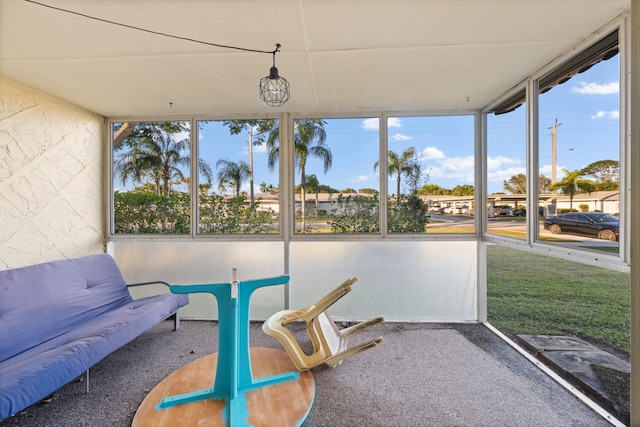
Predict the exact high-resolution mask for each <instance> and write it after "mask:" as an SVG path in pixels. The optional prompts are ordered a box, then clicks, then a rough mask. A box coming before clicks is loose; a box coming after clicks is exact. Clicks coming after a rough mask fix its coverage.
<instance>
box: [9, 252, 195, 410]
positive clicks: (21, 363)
mask: <svg viewBox="0 0 640 427" xmlns="http://www.w3.org/2000/svg"><path fill="white" fill-rule="evenodd" d="M63 267H66V268H63ZM30 268H34V270H35V271H28V270H29V269H30ZM114 268H115V270H114ZM70 271H71V272H73V273H76V275H75V276H73V275H70V274H69V272H70ZM65 281H68V282H67V283H70V285H69V288H70V289H67V288H66V287H65V286H64V283H65ZM47 286H49V288H47ZM27 289H31V292H27ZM123 292H124V293H123ZM91 296H95V300H94V304H91V301H92V300H91ZM18 297H21V298H23V300H20V299H19V298H18ZM73 297H75V298H77V300H76V299H74V298H73ZM5 298H6V299H5ZM9 301H12V302H14V306H12V305H11V304H9ZM21 302H22V303H23V304H21ZM47 302H48V304H47ZM188 302H189V296H188V295H184V294H180V295H177V294H170V293H167V294H162V295H156V296H151V297H146V298H140V299H137V300H133V299H132V298H131V296H130V295H129V292H128V290H127V289H126V285H125V284H124V281H123V280H122V276H121V274H120V271H119V270H118V268H117V266H116V264H115V262H114V261H113V259H112V258H111V257H110V256H109V255H98V256H90V257H85V258H80V259H76V260H69V261H57V262H55V263H48V264H41V265H37V266H33V267H26V268H23V269H16V270H7V271H3V272H0V337H2V341H1V344H0V353H1V354H2V355H3V358H4V359H3V361H2V362H0V419H4V418H6V417H8V416H10V415H13V414H15V413H16V412H18V411H20V410H22V409H24V408H26V407H28V406H29V405H32V404H34V403H36V402H38V401H40V400H41V399H43V398H44V397H46V396H48V395H49V394H51V393H53V392H54V391H56V390H57V389H58V388H60V387H62V386H63V385H65V384H66V383H68V382H69V381H72V380H73V379H75V378H77V377H78V376H80V375H81V374H82V373H83V372H85V371H86V370H87V369H89V368H90V367H91V366H93V365H94V364H96V363H97V362H99V361H100V360H102V359H103V358H104V357H105V356H107V355H108V354H109V353H111V352H113V351H114V350H116V349H118V348H120V347H121V346H123V345H125V344H126V343H128V342H130V341H131V340H133V339H134V338H136V337H137V336H138V335H140V334H142V333H143V332H145V331H146V330H148V329H150V328H151V327H152V326H154V325H155V324H157V323H158V322H160V321H161V320H163V319H165V318H166V317H167V316H169V315H170V314H171V313H173V312H174V311H176V310H177V309H178V308H179V307H181V306H183V305H186V304H187V303H188ZM22 307H24V308H25V312H27V313H29V315H25V314H23V313H21V310H20V309H21V308H22ZM83 309H84V311H83ZM56 316H58V317H59V319H58V318H57V317H56ZM5 319H7V322H6V324H5ZM21 322H22V323H26V325H24V324H22V323H21ZM74 322H75V323H74ZM12 328H13V329H15V330H17V331H15V330H13V329H12ZM21 333H22V334H26V336H24V335H20V334H21ZM5 334H6V335H5ZM38 340H39V341H38Z"/></svg>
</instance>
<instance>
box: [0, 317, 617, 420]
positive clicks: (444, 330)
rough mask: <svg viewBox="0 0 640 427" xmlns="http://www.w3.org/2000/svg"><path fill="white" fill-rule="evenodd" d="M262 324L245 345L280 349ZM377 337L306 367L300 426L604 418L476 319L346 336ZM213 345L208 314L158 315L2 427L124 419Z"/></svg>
mask: <svg viewBox="0 0 640 427" xmlns="http://www.w3.org/2000/svg"><path fill="white" fill-rule="evenodd" d="M260 326H261V325H260V323H252V324H251V331H250V335H251V345H252V346H255V347H272V348H281V347H280V345H279V343H278V342H277V341H275V340H274V339H273V338H271V337H269V336H267V335H265V334H264V333H263V332H262V330H261V329H260ZM301 331H302V328H300V329H299V332H298V333H301ZM377 336H383V337H384V339H385V341H384V342H383V343H382V344H381V345H379V346H378V347H376V348H374V349H371V350H368V351H366V352H365V353H362V354H359V355H356V356H354V357H352V358H350V359H347V360H346V361H345V362H344V363H343V364H342V365H340V366H338V367H336V368H334V369H331V368H327V367H325V366H324V365H323V366H322V367H318V368H315V369H314V370H313V375H314V379H315V388H316V390H315V392H316V396H315V400H314V404H313V406H312V408H311V411H310V413H309V416H308V417H307V419H306V420H305V421H304V423H303V424H302V425H303V426H305V427H312V426H313V427H315V426H332V427H333V426H350V427H353V426H510V427H516V426H527V427H530V426H553V427H561V426H610V425H611V424H610V423H609V422H608V421H607V420H605V419H604V418H603V417H602V416H601V415H599V414H597V413H596V412H594V411H593V410H592V409H590V408H589V407H588V406H586V405H585V404H584V403H583V402H581V401H580V400H579V399H578V398H576V397H575V396H574V395H573V394H571V393H569V392H568V391H566V390H565V389H564V388H562V387H561V386H560V385H558V384H557V383H556V382H555V381H553V380H551V379H550V378H549V377H548V376H547V375H545V374H544V373H543V372H542V371H540V370H539V369H538V368H537V367H535V366H534V365H533V364H532V363H531V362H530V361H528V360H527V359H526V358H524V357H523V356H522V355H521V354H520V353H518V352H517V351H515V350H514V349H513V348H512V347H510V346H509V345H507V344H506V343H505V342H504V341H502V340H501V339H500V338H498V337H497V336H496V335H495V334H493V333H492V332H491V331H490V330H488V329H487V328H486V327H485V326H483V325H480V324H420V323H410V324H407V323H401V324H397V323H383V324H378V325H375V326H373V327H372V328H370V329H368V330H366V331H364V332H362V333H361V334H359V335H356V336H355V337H354V338H352V340H353V342H354V343H357V342H358V341H360V340H367V339H371V338H375V337H377ZM216 348H217V324H216V323H215V322H203V321H182V324H181V328H180V330H178V331H177V332H174V331H172V322H170V321H165V322H162V323H161V324H159V325H157V326H155V327H154V328H152V329H151V330H150V331H148V332H146V333H145V334H143V335H142V336H140V337H139V338H137V339H135V340H134V341H132V342H131V343H130V344H128V345H127V346H125V347H123V348H121V349H120V350H118V351H116V352H114V353H112V354H111V355H109V356H107V357H106V358H105V359H103V360H102V361H101V362H100V363H98V364H97V365H96V366H94V367H93V368H92V369H91V375H90V381H91V391H90V393H89V394H85V393H84V389H85V382H84V378H80V379H78V380H77V381H74V382H72V383H70V384H68V385H66V386H64V387H63V388H61V389H60V390H58V391H57V392H56V393H55V394H54V395H53V396H52V398H51V399H49V400H48V401H47V402H41V403H38V404H36V405H34V406H32V407H30V408H28V409H26V410H24V411H22V412H20V413H19V414H17V415H15V416H14V417H12V418H9V419H6V420H4V421H2V422H0V426H2V427H9V426H21V427H31V426H33V427H36V426H37V427H46V426H51V427H54V426H55V427H58V426H92V427H100V426H105V427H106V426H109V427H112V426H129V425H130V424H131V421H132V420H133V416H134V414H135V411H136V409H137V407H138V405H140V403H141V402H142V401H143V400H144V398H145V396H146V395H147V394H148V393H149V391H150V390H152V389H153V387H154V386H155V385H156V384H157V383H158V382H160V381H161V380H162V379H164V378H165V377H166V376H168V375H169V374H170V373H172V372H174V371H175V370H176V369H178V368H179V367H181V366H184V365H186V364H187V363H189V362H191V361H193V360H195V359H197V358H200V357H202V356H204V355H206V354H209V353H213V352H216ZM212 382H213V378H212ZM183 425H185V426H187V425H189V424H188V423H187V422H186V421H185V423H184V424H183Z"/></svg>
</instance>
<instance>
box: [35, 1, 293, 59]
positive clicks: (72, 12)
mask: <svg viewBox="0 0 640 427" xmlns="http://www.w3.org/2000/svg"><path fill="white" fill-rule="evenodd" d="M24 1H26V2H27V3H32V4H35V5H38V6H42V7H47V8H49V9H53V10H57V11H59V12H64V13H69V14H71V15H76V16H81V17H83V18H87V19H93V20H94V21H99V22H104V23H107V24H111V25H117V26H120V27H124V28H129V29H132V30H136V31H142V32H145V33H149V34H155V35H158V36H163V37H169V38H173V39H178V40H185V41H188V42H193V43H199V44H204V45H207V46H214V47H220V48H223V49H235V50H242V51H245V52H256V53H269V54H275V53H276V52H277V51H278V49H279V48H280V46H279V45H278V46H277V48H276V50H268V51H267V50H258V49H248V48H244V47H237V46H228V45H224V44H217V43H210V42H205V41H202V40H197V39H192V38H189V37H182V36H176V35H173V34H168V33H163V32H160V31H154V30H148V29H146V28H141V27H136V26H134V25H128V24H122V23H120V22H115V21H110V20H108V19H104V18H98V17H96V16H91V15H87V14H84V13H80V12H75V11H73V10H68V9H63V8H61V7H57V6H51V5H49V4H45V3H40V2H37V1H34V0H24Z"/></svg>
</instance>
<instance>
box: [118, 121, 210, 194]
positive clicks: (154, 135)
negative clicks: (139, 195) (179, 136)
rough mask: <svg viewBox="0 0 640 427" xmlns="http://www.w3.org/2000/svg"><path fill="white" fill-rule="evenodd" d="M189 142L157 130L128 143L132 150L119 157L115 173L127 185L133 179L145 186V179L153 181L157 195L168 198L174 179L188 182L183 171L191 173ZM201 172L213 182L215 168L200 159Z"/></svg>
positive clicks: (199, 167)
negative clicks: (143, 182) (143, 183)
mask: <svg viewBox="0 0 640 427" xmlns="http://www.w3.org/2000/svg"><path fill="white" fill-rule="evenodd" d="M189 142H190V141H189V139H183V140H180V141H175V140H174V139H173V135H172V134H171V133H167V132H164V131H163V130H161V129H159V128H156V130H155V131H154V132H148V133H145V134H144V135H142V136H141V137H138V138H135V139H133V140H131V141H129V142H128V144H129V146H130V147H131V149H130V150H129V151H127V152H125V153H122V154H121V155H119V156H117V158H116V161H115V173H116V174H117V175H118V176H119V177H120V180H121V181H122V183H123V184H126V183H127V181H128V180H129V179H131V180H132V181H133V182H137V183H142V181H143V179H144V178H147V179H148V180H150V181H152V182H153V183H154V184H155V187H156V194H158V195H163V196H167V195H169V192H170V190H171V180H172V179H173V180H179V181H184V180H185V176H184V174H183V172H182V170H183V169H184V170H189V164H190V162H191V158H190V156H189V151H190V150H189ZM198 169H199V170H200V173H201V174H202V175H203V176H204V177H205V178H207V180H208V182H211V176H212V173H211V167H210V166H209V165H208V164H207V163H206V162H204V161H203V160H198Z"/></svg>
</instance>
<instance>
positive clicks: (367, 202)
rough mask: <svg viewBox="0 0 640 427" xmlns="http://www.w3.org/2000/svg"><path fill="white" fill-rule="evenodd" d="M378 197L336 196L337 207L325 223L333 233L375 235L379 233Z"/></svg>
mask: <svg viewBox="0 0 640 427" xmlns="http://www.w3.org/2000/svg"><path fill="white" fill-rule="evenodd" d="M379 206H380V203H379V199H378V196H377V195H375V196H372V197H367V196H357V195H356V196H347V197H345V196H343V195H342V194H340V195H339V196H338V201H337V207H336V210H335V212H334V214H333V215H331V219H330V220H329V221H327V223H328V224H329V225H330V226H331V231H332V232H333V233H377V232H379V231H380V224H379V223H380V219H379V218H380V207H379Z"/></svg>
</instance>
